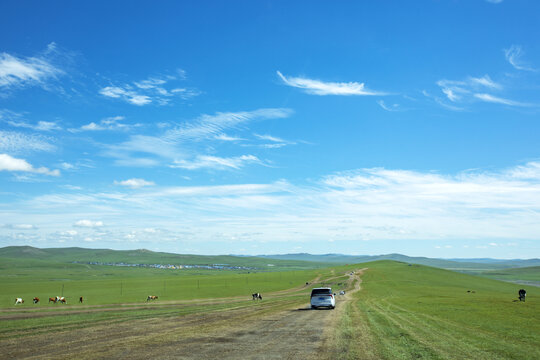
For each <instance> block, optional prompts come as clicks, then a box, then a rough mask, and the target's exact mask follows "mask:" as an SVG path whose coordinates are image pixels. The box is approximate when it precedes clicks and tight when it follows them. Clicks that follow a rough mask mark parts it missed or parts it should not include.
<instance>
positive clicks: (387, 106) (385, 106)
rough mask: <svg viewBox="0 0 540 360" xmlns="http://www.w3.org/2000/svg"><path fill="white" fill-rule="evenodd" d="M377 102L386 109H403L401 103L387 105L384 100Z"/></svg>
mask: <svg viewBox="0 0 540 360" xmlns="http://www.w3.org/2000/svg"><path fill="white" fill-rule="evenodd" d="M377 104H379V106H380V107H382V108H383V109H384V110H386V111H401V108H400V107H399V104H392V105H386V104H385V102H384V101H383V100H378V101H377Z"/></svg>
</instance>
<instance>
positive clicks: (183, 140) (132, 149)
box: [102, 108, 293, 169]
mask: <svg viewBox="0 0 540 360" xmlns="http://www.w3.org/2000/svg"><path fill="white" fill-rule="evenodd" d="M292 113H293V112H292V110H290V109H282V108H275V109H274V108H263V109H257V110H253V111H242V112H227V113H217V114H215V115H206V114H205V115H202V116H200V117H198V118H196V119H195V120H193V121H190V122H186V123H183V124H181V125H179V126H177V127H175V128H173V129H169V130H166V131H165V132H164V133H163V134H160V135H157V136H148V135H133V136H131V137H130V138H129V140H128V141H125V142H123V143H120V144H114V145H106V146H105V150H104V151H103V152H102V155H103V156H109V157H113V158H116V159H117V160H116V164H118V165H130V166H156V165H159V164H161V163H164V160H166V161H167V162H168V163H170V162H177V163H176V165H177V167H184V168H191V169H195V168H197V169H198V168H203V167H207V166H203V163H202V162H204V163H205V164H210V163H211V162H213V163H214V164H217V163H218V162H219V161H218V160H217V159H219V158H216V159H213V160H214V161H212V159H211V158H204V157H199V158H196V157H197V155H196V154H197V153H198V152H199V151H197V149H196V148H197V146H199V145H200V144H204V143H205V142H208V141H216V139H219V140H221V141H232V139H231V138H228V137H224V136H223V134H224V131H226V130H228V129H236V128H238V129H240V128H242V127H245V126H246V124H248V123H249V122H252V121H261V120H267V119H280V118H286V117H288V116H290V115H291V114H292ZM235 139H236V138H235ZM194 153H195V155H194ZM141 154H144V155H141ZM241 160H242V159H240V160H237V163H238V161H241ZM245 161H247V160H244V162H245ZM225 163H229V162H228V161H226V162H225ZM233 163H234V162H233ZM227 167H228V166H227V165H225V164H223V165H222V166H220V167H215V168H221V169H224V168H227Z"/></svg>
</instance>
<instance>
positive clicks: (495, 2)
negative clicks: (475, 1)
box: [486, 0, 503, 4]
mask: <svg viewBox="0 0 540 360" xmlns="http://www.w3.org/2000/svg"><path fill="white" fill-rule="evenodd" d="M486 1H487V2H488V3H492V4H500V3H502V2H503V0H486Z"/></svg>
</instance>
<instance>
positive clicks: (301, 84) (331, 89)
mask: <svg viewBox="0 0 540 360" xmlns="http://www.w3.org/2000/svg"><path fill="white" fill-rule="evenodd" d="M277 75H278V76H279V78H280V79H281V80H282V81H283V82H284V83H285V84H286V85H289V86H292V87H296V88H299V89H303V90H304V92H306V93H308V94H312V95H346V96H348V95H360V96H365V95H386V93H384V92H380V91H373V90H368V89H366V87H365V85H364V83H358V82H347V83H343V82H339V83H338V82H324V81H321V80H314V79H308V78H303V77H292V76H289V77H287V76H285V75H283V74H282V73H281V72H279V71H277Z"/></svg>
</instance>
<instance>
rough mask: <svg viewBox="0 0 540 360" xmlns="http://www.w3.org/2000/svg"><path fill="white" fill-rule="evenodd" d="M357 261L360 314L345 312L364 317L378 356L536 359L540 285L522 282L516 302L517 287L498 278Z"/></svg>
mask: <svg viewBox="0 0 540 360" xmlns="http://www.w3.org/2000/svg"><path fill="white" fill-rule="evenodd" d="M364 265H365V266H366V267H368V268H369V270H367V271H366V272H365V273H364V275H363V276H362V279H363V283H362V287H363V290H362V291H360V292H358V293H357V294H355V298H356V300H355V302H354V307H355V308H356V309H357V310H358V311H359V312H360V314H357V315H354V312H353V311H352V310H350V311H349V313H350V314H353V316H356V318H357V319H358V321H366V322H367V327H368V328H369V331H370V333H371V336H372V339H374V345H375V346H376V347H377V353H378V354H379V355H380V357H381V358H386V359H413V358H428V359H510V358H521V359H535V358H536V359H538V358H540V346H539V344H540V306H539V299H540V291H539V290H540V289H537V288H532V287H531V288H529V289H528V298H527V302H525V303H522V302H521V303H520V302H519V301H517V290H518V289H519V286H516V285H512V284H508V283H504V282H500V281H495V280H490V279H485V278H480V277H475V276H471V275H465V274H460V273H455V272H451V271H446V270H441V269H436V268H430V267H425V266H420V265H409V264H405V263H397V262H388V261H380V262H374V263H368V264H364ZM349 316H351V315H349ZM345 328H347V326H345ZM363 337H364V335H358V333H357V338H358V340H359V341H360V340H362V338H363ZM358 358H364V357H363V356H362V355H361V356H359V357H358ZM366 358H369V356H366Z"/></svg>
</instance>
